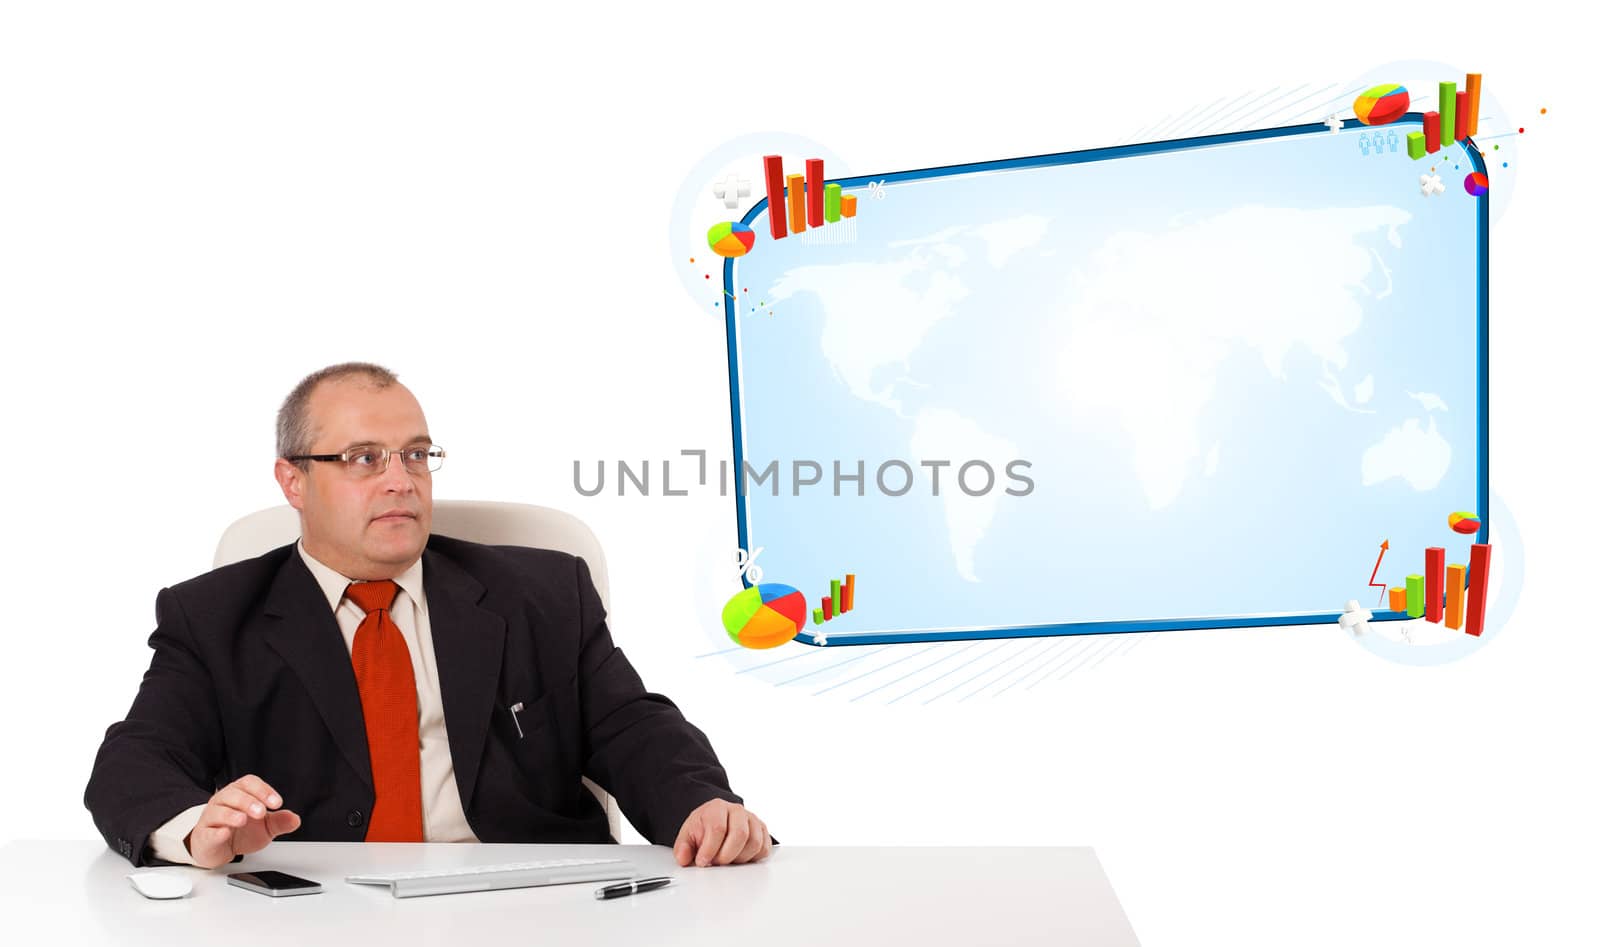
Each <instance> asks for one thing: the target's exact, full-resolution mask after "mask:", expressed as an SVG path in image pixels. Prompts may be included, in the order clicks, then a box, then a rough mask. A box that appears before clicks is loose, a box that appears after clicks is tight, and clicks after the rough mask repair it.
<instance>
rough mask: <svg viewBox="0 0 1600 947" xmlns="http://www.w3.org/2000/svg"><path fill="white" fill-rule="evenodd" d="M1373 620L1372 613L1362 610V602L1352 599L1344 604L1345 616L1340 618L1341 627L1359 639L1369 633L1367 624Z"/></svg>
mask: <svg viewBox="0 0 1600 947" xmlns="http://www.w3.org/2000/svg"><path fill="white" fill-rule="evenodd" d="M1371 620H1372V612H1371V611H1370V610H1368V609H1365V608H1362V607H1361V603H1360V602H1358V601H1356V600H1355V599H1351V600H1350V601H1348V602H1345V603H1344V614H1343V615H1340V616H1339V627H1340V628H1343V629H1344V630H1345V631H1348V632H1352V633H1353V634H1354V635H1355V636H1356V637H1357V638H1359V637H1361V636H1362V635H1364V634H1366V633H1367V622H1369V621H1371Z"/></svg>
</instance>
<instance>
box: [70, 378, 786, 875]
mask: <svg viewBox="0 0 1600 947" xmlns="http://www.w3.org/2000/svg"><path fill="white" fill-rule="evenodd" d="M277 435H278V437H277V440H278V459H277V461H276V464H275V467H274V472H275V475H276V477H277V480H278V485H279V486H280V487H281V488H282V489H283V495H284V497H285V498H286V499H287V500H288V501H289V505H290V506H292V507H294V509H295V510H297V511H299V515H300V525H301V536H300V540H299V541H298V542H297V543H294V544H292V545H289V546H284V547H282V548H279V549H275V550H273V551H271V552H269V553H267V554H266V555H263V556H261V557H259V558H256V559H251V560H248V561H245V562H240V563H236V564H234V565H230V566H226V567H224V568H221V569H217V570H214V571H212V572H209V573H207V574H205V575H202V576H199V577H197V578H194V579H191V580H189V581H187V582H184V583H181V584H179V585H176V586H174V587H172V588H169V589H163V590H162V591H161V593H160V595H159V596H158V597H157V598H156V630H155V632H154V634H152V635H151V637H150V646H151V648H152V649H154V655H153V657H152V658H151V661H150V669H149V670H148V671H147V672H145V676H144V681H143V683H142V684H141V685H140V687H139V692H138V695H137V696H136V697H135V698H134V701H133V706H132V708H131V709H130V710H129V712H128V716H127V719H126V720H123V721H121V722H120V723H116V724H113V725H112V726H111V727H110V728H109V729H108V730H107V731H106V736H105V740H104V742H103V743H102V744H101V746H100V752H99V754H98V755H97V756H96V758H95V763H94V769H93V771H92V773H91V774H90V777H89V785H88V788H87V790H86V791H85V793H84V804H85V805H86V806H88V808H89V811H90V813H91V814H92V815H93V816H94V821H95V825H96V826H97V827H98V828H99V829H100V832H101V834H102V835H104V836H105V839H106V842H107V843H108V844H109V845H110V846H111V847H112V848H113V849H114V850H116V851H118V852H119V853H121V854H122V855H123V856H124V857H126V858H128V859H129V860H130V861H132V862H133V863H134V864H135V865H142V864H146V863H149V862H152V861H168V862H181V863H189V864H195V865H200V866H202V867H207V868H212V867H216V866H218V865H222V864H225V863H227V862H229V861H230V860H234V859H235V858H236V857H238V856H242V855H245V854H248V853H251V852H255V851H259V850H260V849H262V848H264V847H265V846H266V845H268V844H269V843H271V842H272V841H273V840H274V839H276V838H278V837H280V836H287V837H288V839H290V840H303V841H363V840H364V841H369V842H377V841H412V842H420V841H462V842H471V841H482V842H602V841H609V840H610V834H609V831H608V828H607V824H606V819H605V814H604V812H603V811H602V810H601V808H600V806H599V804H598V803H597V802H596V800H595V798H594V796H593V795H592V794H590V793H589V792H588V791H587V790H586V789H585V788H584V787H583V785H582V778H583V777H585V776H588V777H590V778H591V779H593V780H594V781H595V782H597V783H599V784H600V785H601V786H604V787H605V788H606V789H607V790H608V791H609V792H610V793H611V794H612V795H614V796H615V797H616V799H617V800H618V802H619V803H620V805H621V807H622V810H623V811H624V812H625V813H626V814H627V815H628V817H629V819H630V820H631V821H632V822H633V824H634V825H635V826H636V827H637V828H638V829H639V831H640V832H641V834H643V835H644V836H645V837H646V838H648V839H649V840H650V841H651V842H653V843H655V844H660V845H667V844H670V845H672V846H673V849H674V854H675V856H676V858H677V861H678V863H679V864H680V865H685V866H687V865H689V864H691V863H693V864H696V865H701V866H706V865H726V864H736V863H741V862H749V861H756V860H759V859H761V858H764V857H766V856H767V854H768V853H769V852H770V851H771V839H770V837H769V835H768V833H767V828H766V825H765V824H764V823H763V822H762V821H761V820H760V819H758V818H757V817H756V816H755V815H754V814H753V813H751V812H750V811H749V810H747V809H745V808H744V806H743V805H742V800H741V799H740V797H739V796H737V795H735V794H734V793H733V791H732V790H731V789H730V788H729V787H728V778H727V774H726V773H725V772H724V771H723V768H722V766H721V764H720V763H719V762H718V761H717V757H716V754H715V753H714V752H713V751H712V748H711V744H710V743H709V742H708V741H707V739H706V737H705V734H703V733H701V732H700V730H698V729H696V728H695V727H694V726H693V725H691V724H690V723H689V722H688V721H686V720H685V719H684V718H683V716H682V714H680V713H679V712H678V709H677V707H675V706H674V705H673V704H672V702H671V701H669V700H667V699H666V698H665V697H661V696H659V695H656V694H651V693H648V692H647V691H646V690H645V689H644V686H643V684H642V683H641V682H640V680H639V676H638V674H636V673H635V672H634V669H633V667H632V666H631V665H629V663H628V661H627V659H626V658H625V657H624V656H623V654H622V652H621V651H620V650H619V649H617V648H616V646H615V645H613V644H612V642H611V635H610V632H609V631H608V630H607V628H606V625H605V621H604V612H603V609H602V608H601V605H600V600H599V596H598V595H597V593H596V592H595V589H594V585H593V583H592V582H591V581H590V578H589V571H588V567H587V566H586V565H585V564H584V562H583V560H581V559H577V558H574V557H572V556H569V555H566V554H564V553H559V552H553V551H549V550H541V549H525V548H520V547H499V546H483V545H478V544H476V543H468V542H464V541H461V540H458V539H451V538H448V537H443V536H431V535H430V534H429V529H430V526H431V522H432V513H433V483H432V477H433V473H434V472H436V471H437V470H439V468H440V467H441V465H442V463H443V459H444V451H443V450H441V449H440V448H438V447H437V446H436V445H435V444H434V443H433V438H432V436H431V435H430V433H429V431H428V425H427V421H426V419H425V418H424V417H423V413H422V407H421V406H420V405H419V404H418V403H417V400H416V398H414V397H413V396H412V394H411V392H410V391H409V390H407V389H406V387H405V386H404V385H401V384H400V383H399V382H398V380H397V379H396V378H395V376H394V374H393V373H391V372H389V371H388V370H387V369H384V368H382V367H380V366H377V365H371V364H367V363H360V362H352V363H346V364H342V365H335V366H331V367H329V368H325V369H323V370H321V371H319V372H315V373H313V374H312V375H310V376H308V377H306V378H305V379H304V380H303V381H302V382H301V383H300V384H299V385H298V386H297V387H296V388H295V389H294V391H292V392H291V393H290V394H289V397H288V398H287V399H286V400H285V401H284V404H283V407H282V408H281V410H280V411H279V413H278V425H277Z"/></svg>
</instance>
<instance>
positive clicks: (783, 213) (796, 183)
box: [761, 155, 857, 240]
mask: <svg viewBox="0 0 1600 947" xmlns="http://www.w3.org/2000/svg"><path fill="white" fill-rule="evenodd" d="M761 161H762V169H763V172H764V176H765V178H766V181H767V223H768V225H769V227H770V229H771V231H772V239H774V240H782V239H783V238H784V237H787V236H788V235H789V234H791V233H796V234H798V233H804V232H805V231H806V230H807V229H811V230H817V229H820V228H821V227H822V226H823V225H825V224H830V223H831V224H838V223H841V222H842V220H841V218H843V219H851V220H853V219H854V218H855V216H856V207H857V204H856V196H855V195H854V194H845V193H843V189H842V188H841V187H840V185H838V184H829V183H828V182H827V179H826V178H825V177H824V175H823V164H822V159H821V158H807V159H806V171H805V173H804V174H784V173H783V156H782V155H767V156H766V157H765V158H762V159H761ZM851 226H854V225H853V224H852V225H851ZM832 232H833V231H829V233H832ZM845 232H846V233H852V232H853V231H849V230H848V229H847V230H846V231H845Z"/></svg>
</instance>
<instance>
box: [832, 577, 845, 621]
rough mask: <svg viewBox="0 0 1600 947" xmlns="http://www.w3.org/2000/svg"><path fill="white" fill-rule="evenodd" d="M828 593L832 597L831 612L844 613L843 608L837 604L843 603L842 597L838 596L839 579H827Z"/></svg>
mask: <svg viewBox="0 0 1600 947" xmlns="http://www.w3.org/2000/svg"><path fill="white" fill-rule="evenodd" d="M828 595H829V596H830V597H831V598H832V599H833V613H834V614H835V615H843V614H844V609H843V608H840V607H839V606H841V605H843V604H844V599H842V598H840V596H839V580H838V579H829V580H828Z"/></svg>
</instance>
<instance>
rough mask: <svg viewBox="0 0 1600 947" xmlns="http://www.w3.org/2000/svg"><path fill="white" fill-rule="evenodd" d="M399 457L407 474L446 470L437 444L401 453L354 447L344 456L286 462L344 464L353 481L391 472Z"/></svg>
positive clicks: (299, 457)
mask: <svg viewBox="0 0 1600 947" xmlns="http://www.w3.org/2000/svg"><path fill="white" fill-rule="evenodd" d="M390 457H399V458H400V463H401V464H402V465H403V466H404V467H405V468H406V473H409V474H414V475H419V476H420V475H422V474H427V473H432V472H434V471H435V470H438V469H439V468H440V467H443V466H444V448H442V447H440V446H439V445H437V444H412V445H410V446H408V447H402V448H400V449H399V450H389V449H388V448H386V447H371V446H368V447H352V448H350V449H349V450H347V451H345V452H344V453H342V454H298V455H296V456H294V457H285V458H284V460H294V461H300V460H321V461H326V462H329V463H331V462H333V461H336V460H337V461H340V462H342V463H343V464H344V468H345V470H347V471H349V472H350V475H351V476H353V477H363V478H365V477H376V476H380V475H381V474H383V473H384V472H385V471H387V470H388V469H389V458H390Z"/></svg>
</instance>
